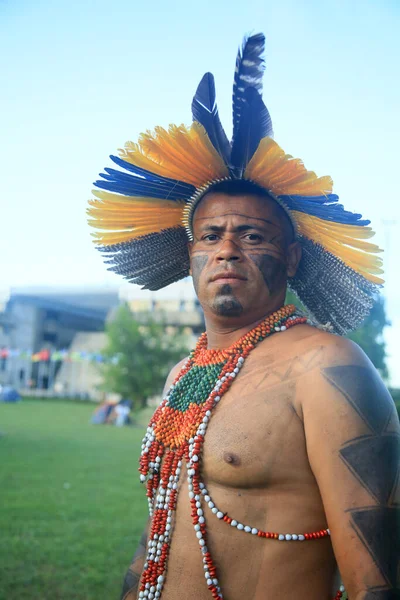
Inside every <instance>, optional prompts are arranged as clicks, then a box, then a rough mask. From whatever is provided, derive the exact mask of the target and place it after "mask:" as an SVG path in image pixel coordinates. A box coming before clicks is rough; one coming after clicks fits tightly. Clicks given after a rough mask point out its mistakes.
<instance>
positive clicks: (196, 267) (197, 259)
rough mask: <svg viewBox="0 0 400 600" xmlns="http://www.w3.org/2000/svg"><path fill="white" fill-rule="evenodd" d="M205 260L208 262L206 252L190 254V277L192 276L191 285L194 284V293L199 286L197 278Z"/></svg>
mask: <svg viewBox="0 0 400 600" xmlns="http://www.w3.org/2000/svg"><path fill="white" fill-rule="evenodd" d="M207 262H208V256H207V255H206V254H197V255H196V256H192V259H191V268H192V278H193V285H194V289H195V291H196V294H197V291H198V287H199V278H200V275H201V272H202V271H203V269H204V267H205V266H206V264H207Z"/></svg>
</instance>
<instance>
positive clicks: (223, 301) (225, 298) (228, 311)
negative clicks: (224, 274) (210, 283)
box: [212, 283, 243, 317]
mask: <svg viewBox="0 0 400 600" xmlns="http://www.w3.org/2000/svg"><path fill="white" fill-rule="evenodd" d="M212 308H213V310H214V311H215V312H216V314H217V315H219V316H221V317H238V316H239V315H241V314H242V312H243V306H242V305H241V304H240V302H239V300H238V299H237V298H235V296H234V294H233V290H232V287H231V286H230V285H229V284H227V283H226V284H224V285H223V286H221V288H220V290H218V292H217V295H216V297H215V300H214V302H213V306H212Z"/></svg>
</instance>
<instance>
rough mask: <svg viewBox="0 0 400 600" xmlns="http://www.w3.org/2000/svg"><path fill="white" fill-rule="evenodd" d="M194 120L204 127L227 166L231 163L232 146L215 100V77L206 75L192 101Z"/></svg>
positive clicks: (209, 74)
mask: <svg viewBox="0 0 400 600" xmlns="http://www.w3.org/2000/svg"><path fill="white" fill-rule="evenodd" d="M192 116H193V120H194V121H197V122H198V123H200V124H201V125H203V127H204V129H205V130H206V132H207V135H208V137H209V138H210V141H211V143H212V145H213V146H214V148H215V149H216V151H217V152H218V154H219V155H220V156H221V158H222V159H223V160H224V162H225V164H228V162H229V156H230V144H229V141H228V138H227V137H226V133H225V131H224V128H223V127H222V124H221V121H220V118H219V114H218V108H217V103H216V100H215V83H214V76H213V75H212V74H211V73H206V74H205V75H204V76H203V78H202V80H201V81H200V83H199V85H198V87H197V90H196V93H195V95H194V97H193V101H192Z"/></svg>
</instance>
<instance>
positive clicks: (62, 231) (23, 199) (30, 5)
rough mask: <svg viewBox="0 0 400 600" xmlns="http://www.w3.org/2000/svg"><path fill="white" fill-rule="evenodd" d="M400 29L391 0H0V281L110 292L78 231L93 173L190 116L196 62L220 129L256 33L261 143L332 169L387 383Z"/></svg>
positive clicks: (397, 313)
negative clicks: (362, 231)
mask: <svg viewBox="0 0 400 600" xmlns="http://www.w3.org/2000/svg"><path fill="white" fill-rule="evenodd" d="M399 26H400V4H399V3H398V2H397V0H380V1H379V2H378V1H377V0H374V1H368V0H364V1H363V2H361V1H357V0H352V1H351V2H349V1H348V0H343V1H340V0H335V1H333V0H325V1H324V0H319V1H318V0H308V1H307V0H305V1H302V2H298V1H290V0H289V1H287V0H281V1H280V2H277V1H276V0H275V1H274V2H270V1H269V0H263V1H259V0H247V1H246V2H240V3H235V2H232V0H231V1H228V0H221V1H215V0H214V1H213V2H209V1H203V2H201V3H199V2H191V1H188V0H186V1H183V0H176V1H168V2H161V1H159V2H157V1H153V2H147V3H146V2H140V3H139V2H135V1H134V0H130V1H127V0H120V1H119V2H118V3H111V2H109V1H108V2H105V1H103V0H98V1H94V0H93V1H90V0H86V1H84V2H82V1H80V2H76V1H68V2H67V1H66V0H57V1H56V2H54V1H50V0H42V1H40V0H39V1H36V2H28V1H27V0H23V1H18V0H14V1H11V0H0V67H1V81H2V86H1V90H0V131H1V136H0V161H1V162H0V164H1V167H2V168H1V173H2V185H1V191H2V204H1V206H2V213H1V214H2V220H1V230H0V231H1V235H0V253H1V254H0V256H1V262H0V287H2V288H4V287H8V286H15V285H19V286H20V285H24V284H26V285H28V284H29V285H32V284H48V285H60V284H87V285H91V284H109V285H118V284H119V283H120V279H119V278H118V277H117V276H116V275H113V274H111V273H107V271H106V270H105V268H104V266H103V264H102V261H101V258H100V255H99V254H98V253H97V252H96V251H95V250H94V249H93V245H92V242H91V239H90V235H89V228H88V226H87V225H86V215H85V210H86V201H87V199H88V198H89V197H90V190H91V182H92V181H93V180H94V179H95V178H96V177H97V174H98V173H99V172H100V171H101V170H102V169H103V167H104V166H107V165H109V164H110V161H109V159H108V155H109V154H111V153H115V151H116V149H117V148H119V147H121V146H122V145H123V144H124V142H125V141H126V140H128V139H132V140H135V139H136V137H137V135H138V133H140V132H141V131H143V130H145V129H149V128H150V129H151V128H153V127H154V125H158V124H160V125H164V126H167V125H168V124H169V123H170V122H175V123H181V122H185V123H190V119H191V116H190V103H191V98H192V95H193V93H194V90H195V89H196V86H197V83H198V81H199V80H200V78H201V76H202V75H203V73H204V72H205V71H208V70H211V71H212V72H213V73H214V75H215V77H216V85H217V96H218V104H219V108H220V114H221V118H222V120H223V122H224V124H225V126H226V129H227V130H228V131H230V129H231V125H230V120H231V112H230V111H231V86H232V77H233V67H234V60H235V55H236V51H237V47H238V45H239V43H240V42H241V39H242V37H243V35H244V34H245V33H249V32H257V31H263V32H264V33H265V34H266V36H267V53H266V58H267V69H266V75H265V83H264V99H265V101H266V103H267V105H268V107H269V109H270V112H271V116H272V119H273V123H274V130H275V139H276V140H277V142H278V143H279V144H280V145H281V146H283V148H284V149H285V150H286V151H287V152H288V153H290V154H292V155H294V156H298V157H301V158H302V159H303V160H304V162H305V164H306V166H307V167H308V168H310V169H312V170H315V171H316V172H317V173H318V174H319V175H324V174H329V175H331V176H332V177H333V179H334V182H335V191H336V192H337V193H338V194H339V195H340V197H341V200H342V201H343V203H344V204H345V206H346V208H349V209H351V210H357V211H360V212H362V213H363V214H364V216H366V217H368V218H370V219H371V220H372V224H373V226H374V227H375V229H376V230H377V231H378V235H377V238H376V239H377V241H378V243H380V245H381V246H383V247H384V249H385V268H386V280H387V285H386V286H385V290H384V294H385V297H386V298H387V308H388V313H389V317H390V318H391V319H392V323H393V327H392V328H391V329H390V330H388V331H387V340H388V344H389V351H390V353H391V359H390V366H391V369H392V373H393V375H394V383H397V384H399V385H400V375H397V373H396V369H395V364H396V363H397V362H398V359H400V351H399V349H397V348H396V340H397V339H398V338H399V336H400V284H399V278H398V273H397V271H398V268H397V260H396V259H397V257H399V256H400V236H399V235H398V232H399V223H400V208H399V194H400V192H399V191H398V188H399V186H398V185H397V176H398V172H399V165H398V162H399V158H398V157H399V151H398V140H399V139H400V117H399V106H400V83H399V68H398V65H399V59H400V36H399V35H398V32H399ZM397 371H399V370H398V369H397Z"/></svg>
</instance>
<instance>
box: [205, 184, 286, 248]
mask: <svg viewBox="0 0 400 600" xmlns="http://www.w3.org/2000/svg"><path fill="white" fill-rule="evenodd" d="M208 194H227V195H229V196H242V195H244V194H247V195H251V196H256V197H257V198H266V199H267V200H272V201H273V202H274V205H275V207H276V211H277V214H279V216H280V217H281V218H282V219H283V220H284V222H285V223H287V224H289V226H290V231H291V238H292V239H291V241H292V240H293V239H294V238H295V230H294V227H293V223H292V221H291V219H290V217H289V215H288V214H287V213H286V210H285V209H284V208H282V206H281V205H280V204H279V202H277V201H276V199H275V198H274V197H273V196H271V194H269V193H268V192H267V190H266V189H265V188H263V187H261V186H260V185H258V184H257V183H254V182H253V181H249V180H248V179H225V180H224V181H218V182H217V183H213V184H211V185H210V187H209V188H207V191H206V192H205V193H204V196H203V198H205V197H206V196H207V195H208Z"/></svg>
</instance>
